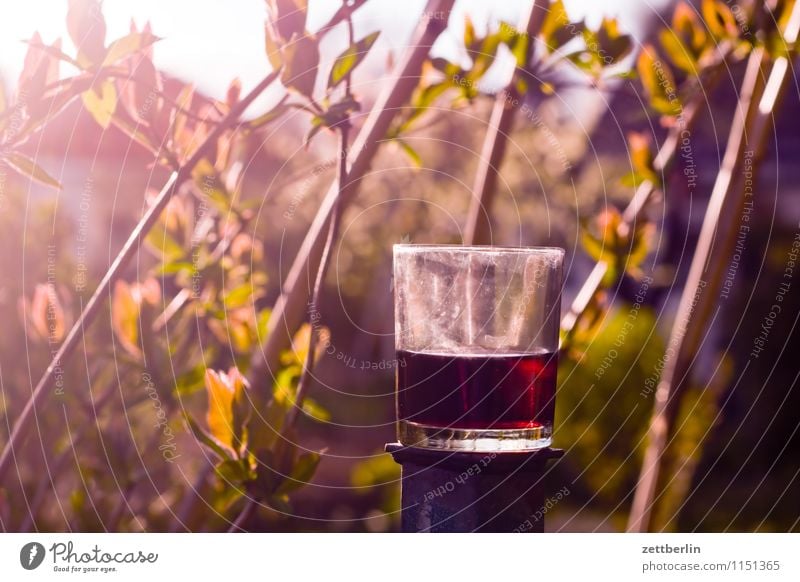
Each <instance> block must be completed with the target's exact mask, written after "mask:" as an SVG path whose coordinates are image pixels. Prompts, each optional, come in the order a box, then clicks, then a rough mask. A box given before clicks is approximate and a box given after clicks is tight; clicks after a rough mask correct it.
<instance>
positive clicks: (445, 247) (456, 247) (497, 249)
mask: <svg viewBox="0 0 800 582" xmlns="http://www.w3.org/2000/svg"><path fill="white" fill-rule="evenodd" d="M415 249H419V250H420V251H423V252H424V251H434V250H438V251H449V252H460V253H463V252H486V253H508V254H514V253H519V254H542V255H556V254H558V255H561V256H564V254H565V252H566V251H565V250H564V249H563V248H561V247H542V246H536V247H512V246H496V245H460V244H429V243H423V244H415V243H397V244H394V245H392V250H393V251H395V252H396V251H410V250H415Z"/></svg>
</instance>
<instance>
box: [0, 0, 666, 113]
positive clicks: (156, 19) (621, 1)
mask: <svg viewBox="0 0 800 582" xmlns="http://www.w3.org/2000/svg"><path fill="white" fill-rule="evenodd" d="M664 1H665V0H650V4H656V5H658V4H663V3H664ZM565 4H566V6H567V10H568V12H569V13H570V16H571V17H573V18H581V17H584V16H587V17H588V18H589V19H590V21H591V20H594V21H597V20H599V18H600V15H601V14H608V15H611V16H619V17H620V20H621V24H622V25H623V26H627V27H632V28H635V27H636V23H637V21H638V19H639V18H640V16H641V15H642V14H646V13H647V12H648V11H650V10H651V8H650V7H649V5H648V2H642V1H641V0H603V1H602V2H600V1H598V0H566V1H565ZM309 5H310V9H309V19H310V24H311V27H312V28H313V26H314V24H315V23H319V22H324V21H325V20H326V16H328V15H329V14H330V13H332V11H333V10H335V9H336V8H337V7H338V6H339V5H340V2H339V0H310V2H309ZM424 5H425V1H424V0H371V1H370V2H368V3H367V4H366V6H364V7H363V8H362V9H361V10H359V11H358V12H357V17H356V19H355V27H356V36H357V37H360V36H363V35H365V34H368V33H369V32H372V31H374V30H377V29H381V30H382V31H383V32H382V35H381V39H380V40H379V43H382V45H383V50H384V51H386V50H390V49H393V50H395V52H396V51H397V49H399V48H401V47H402V46H403V45H404V43H405V41H406V40H407V39H408V36H409V34H410V32H411V30H412V29H413V26H414V25H415V24H416V22H417V19H418V18H419V16H420V14H421V12H422V9H423V7H424ZM525 5H526V0H503V1H502V2H500V1H497V0H491V1H487V0H458V2H457V3H456V7H455V10H454V12H455V15H454V18H456V19H463V15H464V14H465V13H469V14H470V16H471V17H472V19H473V20H474V21H475V22H476V25H477V26H482V25H485V24H486V22H487V21H493V22H496V21H497V20H506V21H509V22H512V23H514V22H516V21H517V20H518V15H519V14H520V12H521V10H522V8H523V7H524V6H525ZM66 13H67V0H19V1H14V2H11V1H9V0H3V1H2V2H0V75H1V76H2V78H3V79H4V81H5V82H6V83H7V84H13V83H14V82H15V80H16V78H17V77H18V75H19V72H20V69H21V67H22V61H23V58H24V56H25V51H26V46H25V44H24V43H23V42H22V41H23V40H25V39H29V38H30V37H31V36H32V35H33V33H34V32H35V31H38V32H39V33H40V34H41V36H42V39H43V40H44V41H45V42H47V43H51V42H53V41H54V40H55V39H56V38H61V39H62V42H63V43H64V48H65V49H66V50H67V52H68V53H72V52H73V51H72V47H71V43H70V42H69V37H68V35H67V33H66V25H65V21H66ZM103 13H104V15H105V19H106V25H107V28H108V33H107V37H106V38H107V40H112V39H114V38H118V37H120V36H122V35H124V34H125V33H127V32H128V30H129V26H130V22H131V19H133V20H134V21H135V22H136V23H137V24H138V25H139V26H142V25H144V23H145V22H147V21H148V20H149V21H150V23H151V25H152V27H153V32H154V33H155V34H156V35H157V36H159V37H161V38H162V39H163V40H161V41H159V42H158V44H157V45H156V47H155V60H156V65H157V66H158V67H159V68H161V69H162V70H165V71H167V72H169V73H171V74H173V75H175V76H177V77H180V78H181V79H183V80H186V81H189V82H192V83H194V84H195V85H196V86H197V87H198V88H199V89H200V90H202V91H203V92H205V93H207V94H209V95H211V96H213V97H217V98H221V97H223V96H224V94H225V90H226V88H227V86H228V84H229V83H230V81H231V80H232V79H233V78H236V77H238V78H239V79H240V80H241V81H242V85H243V88H244V89H245V90H247V89H248V88H249V87H252V86H253V85H255V84H256V83H257V82H258V81H259V80H260V79H261V78H263V76H264V74H265V73H266V72H267V71H268V70H269V65H268V63H267V59H266V56H265V54H264V48H263V47H264V44H263V23H264V19H265V17H266V8H265V2H264V0H105V1H104V3H103ZM456 21H457V20H456ZM451 22H454V20H451ZM332 40H336V39H332ZM442 44H443V47H442V50H445V51H447V50H448V49H453V47H455V46H456V45H455V39H454V38H453V37H452V36H451V37H450V38H449V39H448V38H446V39H444V41H443V43H442ZM448 44H449V45H451V46H450V47H448V46H447V45H448ZM341 48H343V47H332V48H331V49H330V50H329V52H327V53H324V54H325V55H326V56H327V57H328V58H333V57H334V56H335V55H336V54H337V53H338V52H339V50H341ZM324 49H325V47H323V51H324ZM376 49H378V46H376ZM453 50H454V49H453ZM376 52H378V51H376Z"/></svg>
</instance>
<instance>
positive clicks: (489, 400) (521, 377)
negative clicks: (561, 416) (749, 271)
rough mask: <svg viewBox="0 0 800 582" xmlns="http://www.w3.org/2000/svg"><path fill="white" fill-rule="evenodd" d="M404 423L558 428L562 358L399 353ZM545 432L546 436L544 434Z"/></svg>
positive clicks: (550, 354)
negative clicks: (558, 375) (555, 421)
mask: <svg viewBox="0 0 800 582" xmlns="http://www.w3.org/2000/svg"><path fill="white" fill-rule="evenodd" d="M397 359H398V367H397V411H398V417H399V419H400V420H401V421H408V422H413V423H416V424H420V425H424V426H428V427H441V428H456V429H466V430H469V429H504V430H508V429H511V430H525V429H538V428H541V429H543V431H544V433H546V435H547V436H549V433H550V431H551V430H552V426H553V416H554V411H555V393H556V370H557V368H558V356H557V354H555V353H553V352H539V353H533V354H520V353H502V354H495V353H490V352H487V353H471V354H470V353H468V354H446V353H435V352H424V351H409V350H398V352H397ZM543 436H544V434H543Z"/></svg>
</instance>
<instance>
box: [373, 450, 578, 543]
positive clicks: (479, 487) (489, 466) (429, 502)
mask: <svg viewBox="0 0 800 582" xmlns="http://www.w3.org/2000/svg"><path fill="white" fill-rule="evenodd" d="M386 451H387V452H388V453H391V455H392V457H393V458H394V460H395V461H396V462H397V463H399V464H400V465H402V467H403V477H402V488H403V495H402V530H403V531H404V532H515V531H516V532H521V531H525V532H543V531H544V517H543V516H542V508H543V507H544V504H545V487H544V477H545V474H546V471H545V468H546V465H547V461H549V460H550V459H558V458H560V457H562V456H563V454H564V451H563V450H561V449H551V448H545V449H539V450H537V451H520V452H516V451H513V452H512V451H508V452H506V451H501V452H487V453H482V452H453V451H447V450H437V449H423V448H415V447H404V446H403V445H401V444H400V443H391V444H387V445H386ZM537 515H538V516H542V517H540V518H538V519H535V518H534V516H537Z"/></svg>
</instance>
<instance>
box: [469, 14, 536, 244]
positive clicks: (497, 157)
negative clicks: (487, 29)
mask: <svg viewBox="0 0 800 582" xmlns="http://www.w3.org/2000/svg"><path fill="white" fill-rule="evenodd" d="M548 3H549V0H533V1H532V2H531V5H530V9H529V10H528V11H527V12H526V13H525V14H524V15H523V17H522V19H521V21H520V24H519V29H520V30H524V31H525V34H526V35H527V37H528V53H527V58H526V62H525V66H526V69H525V70H527V67H529V66H530V61H531V58H532V57H533V48H534V39H535V38H536V35H538V34H539V30H540V29H541V27H542V22H544V19H545V16H546V15H547V11H548V8H547V5H548ZM515 78H516V71H514V72H512V74H511V79H510V80H509V82H508V85H507V86H506V88H505V89H504V90H502V91H500V92H499V93H498V94H497V96H496V97H495V100H494V106H493V108H492V115H491V118H490V119H489V127H488V129H487V130H486V135H485V136H484V139H483V147H482V148H481V157H480V158H479V159H478V169H477V170H476V172H475V183H474V184H473V186H472V193H473V197H472V200H471V201H470V207H469V212H468V214H467V225H466V228H465V230H464V244H465V245H482V244H490V243H491V242H492V236H491V232H492V224H491V219H490V216H491V209H492V203H493V202H494V196H495V192H496V190H497V178H498V173H499V170H500V165H501V164H502V163H503V158H504V157H505V153H506V145H507V143H508V137H509V134H510V133H511V126H512V124H513V121H514V113H515V112H516V110H517V107H518V105H519V103H518V100H519V99H520V98H521V96H520V95H519V93H518V92H517V89H516V87H515V85H514V80H515Z"/></svg>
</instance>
